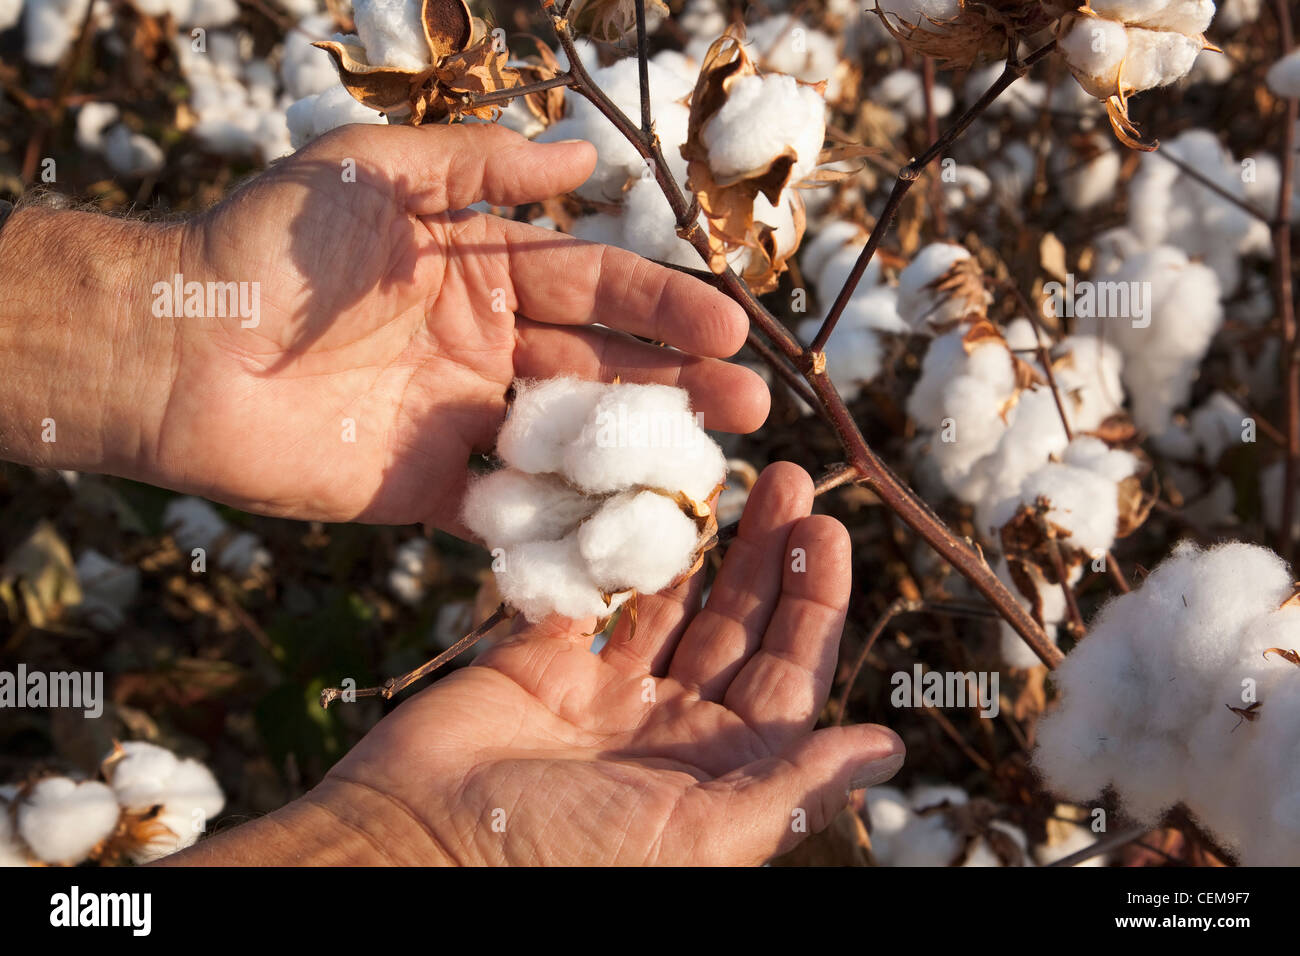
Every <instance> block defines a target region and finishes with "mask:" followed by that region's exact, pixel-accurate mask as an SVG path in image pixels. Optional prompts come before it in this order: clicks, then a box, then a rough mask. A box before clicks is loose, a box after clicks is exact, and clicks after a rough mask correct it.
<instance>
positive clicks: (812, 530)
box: [723, 515, 853, 751]
mask: <svg viewBox="0 0 1300 956" xmlns="http://www.w3.org/2000/svg"><path fill="white" fill-rule="evenodd" d="M788 551H789V553H790V554H791V555H792V556H794V557H793V558H792V560H790V561H787V562H786V563H785V571H784V578H783V580H782V583H781V597H780V600H779V601H778V602H777V605H776V610H775V611H773V613H772V620H771V621H770V622H769V624H768V626H767V631H766V632H765V633H764V634H763V642H762V644H761V645H760V647H759V649H758V652H757V653H756V654H754V656H753V657H751V658H750V659H749V661H748V662H747V663H746V664H745V666H744V667H743V668H742V669H741V671H740V673H739V674H738V675H737V676H736V679H735V680H734V681H732V682H731V686H730V687H728V688H727V694H726V697H724V698H723V703H724V704H726V706H727V709H729V710H731V711H733V712H735V713H736V714H737V715H738V716H739V717H740V718H741V720H743V721H744V722H745V723H746V724H747V725H748V726H749V727H751V728H752V729H753V730H754V731H755V732H757V733H758V735H759V737H760V738H762V740H763V742H764V743H765V744H767V745H768V747H770V748H771V749H772V750H776V751H779V750H782V749H784V748H785V747H787V746H789V745H790V743H791V742H793V741H794V740H795V739H797V738H798V737H801V736H803V735H804V734H806V733H807V732H808V731H809V730H811V729H812V726H813V724H815V723H816V722H817V715H818V713H820V711H821V708H822V705H823V704H824V703H825V702H826V695H827V693H829V691H830V686H831V680H832V679H833V676H834V672H835V661H836V659H837V657H838V656H839V653H838V652H839V645H840V635H841V634H842V633H843V631H844V615H845V613H846V612H847V610H848V606H849V590H850V587H851V584H852V579H853V574H852V550H851V548H850V545H849V533H848V531H846V530H845V528H844V525H842V524H840V523H839V522H838V521H836V520H835V519H834V518H830V517H827V516H826V515H813V516H812V517H809V518H804V519H803V520H802V521H800V522H799V523H798V524H797V525H795V527H794V530H793V531H791V532H790V542H789V547H788Z"/></svg>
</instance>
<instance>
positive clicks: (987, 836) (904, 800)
mask: <svg viewBox="0 0 1300 956" xmlns="http://www.w3.org/2000/svg"><path fill="white" fill-rule="evenodd" d="M866 799H867V816H868V817H869V819H870V823H871V825H870V833H871V851H872V855H873V856H874V857H875V859H876V862H877V863H878V864H880V865H881V866H900V867H902V866H908V867H914V866H961V867H984V866H993V867H997V866H1033V865H1034V860H1033V857H1032V855H1031V854H1030V848H1029V841H1028V839H1027V838H1026V836H1025V833H1024V831H1023V830H1021V829H1020V828H1019V827H1017V826H1015V825H1013V824H1011V823H1008V822H1007V821H1005V820H999V819H997V818H996V814H997V812H998V808H997V807H996V806H995V805H994V804H992V803H991V802H990V801H987V800H972V799H971V798H970V797H969V795H968V794H967V793H966V792H965V791H964V790H962V789H961V788H960V787H953V786H924V785H922V786H916V787H913V788H912V789H911V790H910V791H908V792H906V793H904V792H903V791H902V790H900V789H898V788H897V787H889V786H883V787H872V788H870V789H869V790H868V791H867V798H866Z"/></svg>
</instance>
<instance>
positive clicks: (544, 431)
mask: <svg viewBox="0 0 1300 956" xmlns="http://www.w3.org/2000/svg"><path fill="white" fill-rule="evenodd" d="M514 389H515V400H514V403H513V404H512V405H511V406H510V414H509V416H508V417H507V418H506V423H505V425H503V426H502V427H501V434H500V435H498V436H497V454H498V455H499V456H500V457H501V460H502V461H504V462H505V463H506V464H507V465H510V466H511V467H512V468H518V469H519V470H520V471H527V472H533V473H540V472H558V471H560V470H561V469H562V467H563V465H564V452H565V449H566V448H567V446H568V445H569V443H570V442H572V441H574V440H575V439H576V438H577V437H578V436H579V435H580V434H581V433H582V427H583V425H584V424H585V423H586V421H587V417H588V415H590V414H591V411H592V409H593V408H594V407H595V405H596V402H597V401H599V400H600V397H601V395H602V394H604V391H605V388H604V386H602V385H601V384H600V383H599V382H584V381H582V380H580V379H576V378H552V379H545V380H542V381H537V382H530V381H526V380H518V381H516V382H515V385H514Z"/></svg>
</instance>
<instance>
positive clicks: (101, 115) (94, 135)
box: [77, 102, 122, 153]
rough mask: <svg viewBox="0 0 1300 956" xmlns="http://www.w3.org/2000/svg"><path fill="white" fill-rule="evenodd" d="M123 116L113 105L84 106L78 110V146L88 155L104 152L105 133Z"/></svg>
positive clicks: (89, 104) (90, 104)
mask: <svg viewBox="0 0 1300 956" xmlns="http://www.w3.org/2000/svg"><path fill="white" fill-rule="evenodd" d="M121 115H122V114H121V111H120V110H118V108H117V106H115V105H114V104H112V103H96V102H90V103H86V104H84V105H83V106H82V107H81V108H80V109H79V110H77V145H78V146H79V147H81V148H82V149H84V150H85V151H86V152H88V153H99V152H103V149H104V131H105V130H106V129H107V128H108V127H109V126H111V125H113V124H114V123H116V122H117V121H118V119H119V118H120V117H121Z"/></svg>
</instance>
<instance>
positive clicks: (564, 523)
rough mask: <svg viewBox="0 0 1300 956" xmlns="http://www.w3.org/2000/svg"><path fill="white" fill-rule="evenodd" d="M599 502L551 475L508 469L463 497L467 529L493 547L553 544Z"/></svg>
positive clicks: (486, 478) (474, 484)
mask: <svg viewBox="0 0 1300 956" xmlns="http://www.w3.org/2000/svg"><path fill="white" fill-rule="evenodd" d="M596 507H597V502H594V501H592V500H591V499H589V498H587V497H585V496H584V495H582V494H581V493H580V492H578V491H576V490H574V489H573V488H571V487H569V486H568V485H567V484H565V483H564V482H563V481H562V480H561V479H559V478H557V477H555V476H553V475H537V474H529V473H528V472H523V471H515V470H513V469H510V468H505V469H502V470H500V471H494V472H492V473H490V474H488V475H484V476H483V477H482V478H477V479H475V480H474V481H473V482H472V483H471V484H470V486H469V491H468V493H467V494H466V495H465V524H466V526H467V527H468V528H469V529H470V530H471V531H473V532H474V533H475V534H476V535H478V536H479V537H480V538H482V539H483V540H484V541H485V542H486V543H487V545H488V547H490V548H505V547H509V546H510V545H515V544H522V543H524V542H526V541H553V540H555V539H557V538H561V537H563V536H564V535H566V534H568V533H569V532H570V531H571V530H573V528H574V527H576V526H577V524H578V522H580V521H582V520H583V519H584V518H586V517H587V516H588V515H590V514H591V513H592V512H593V511H594V510H595V509H596Z"/></svg>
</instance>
